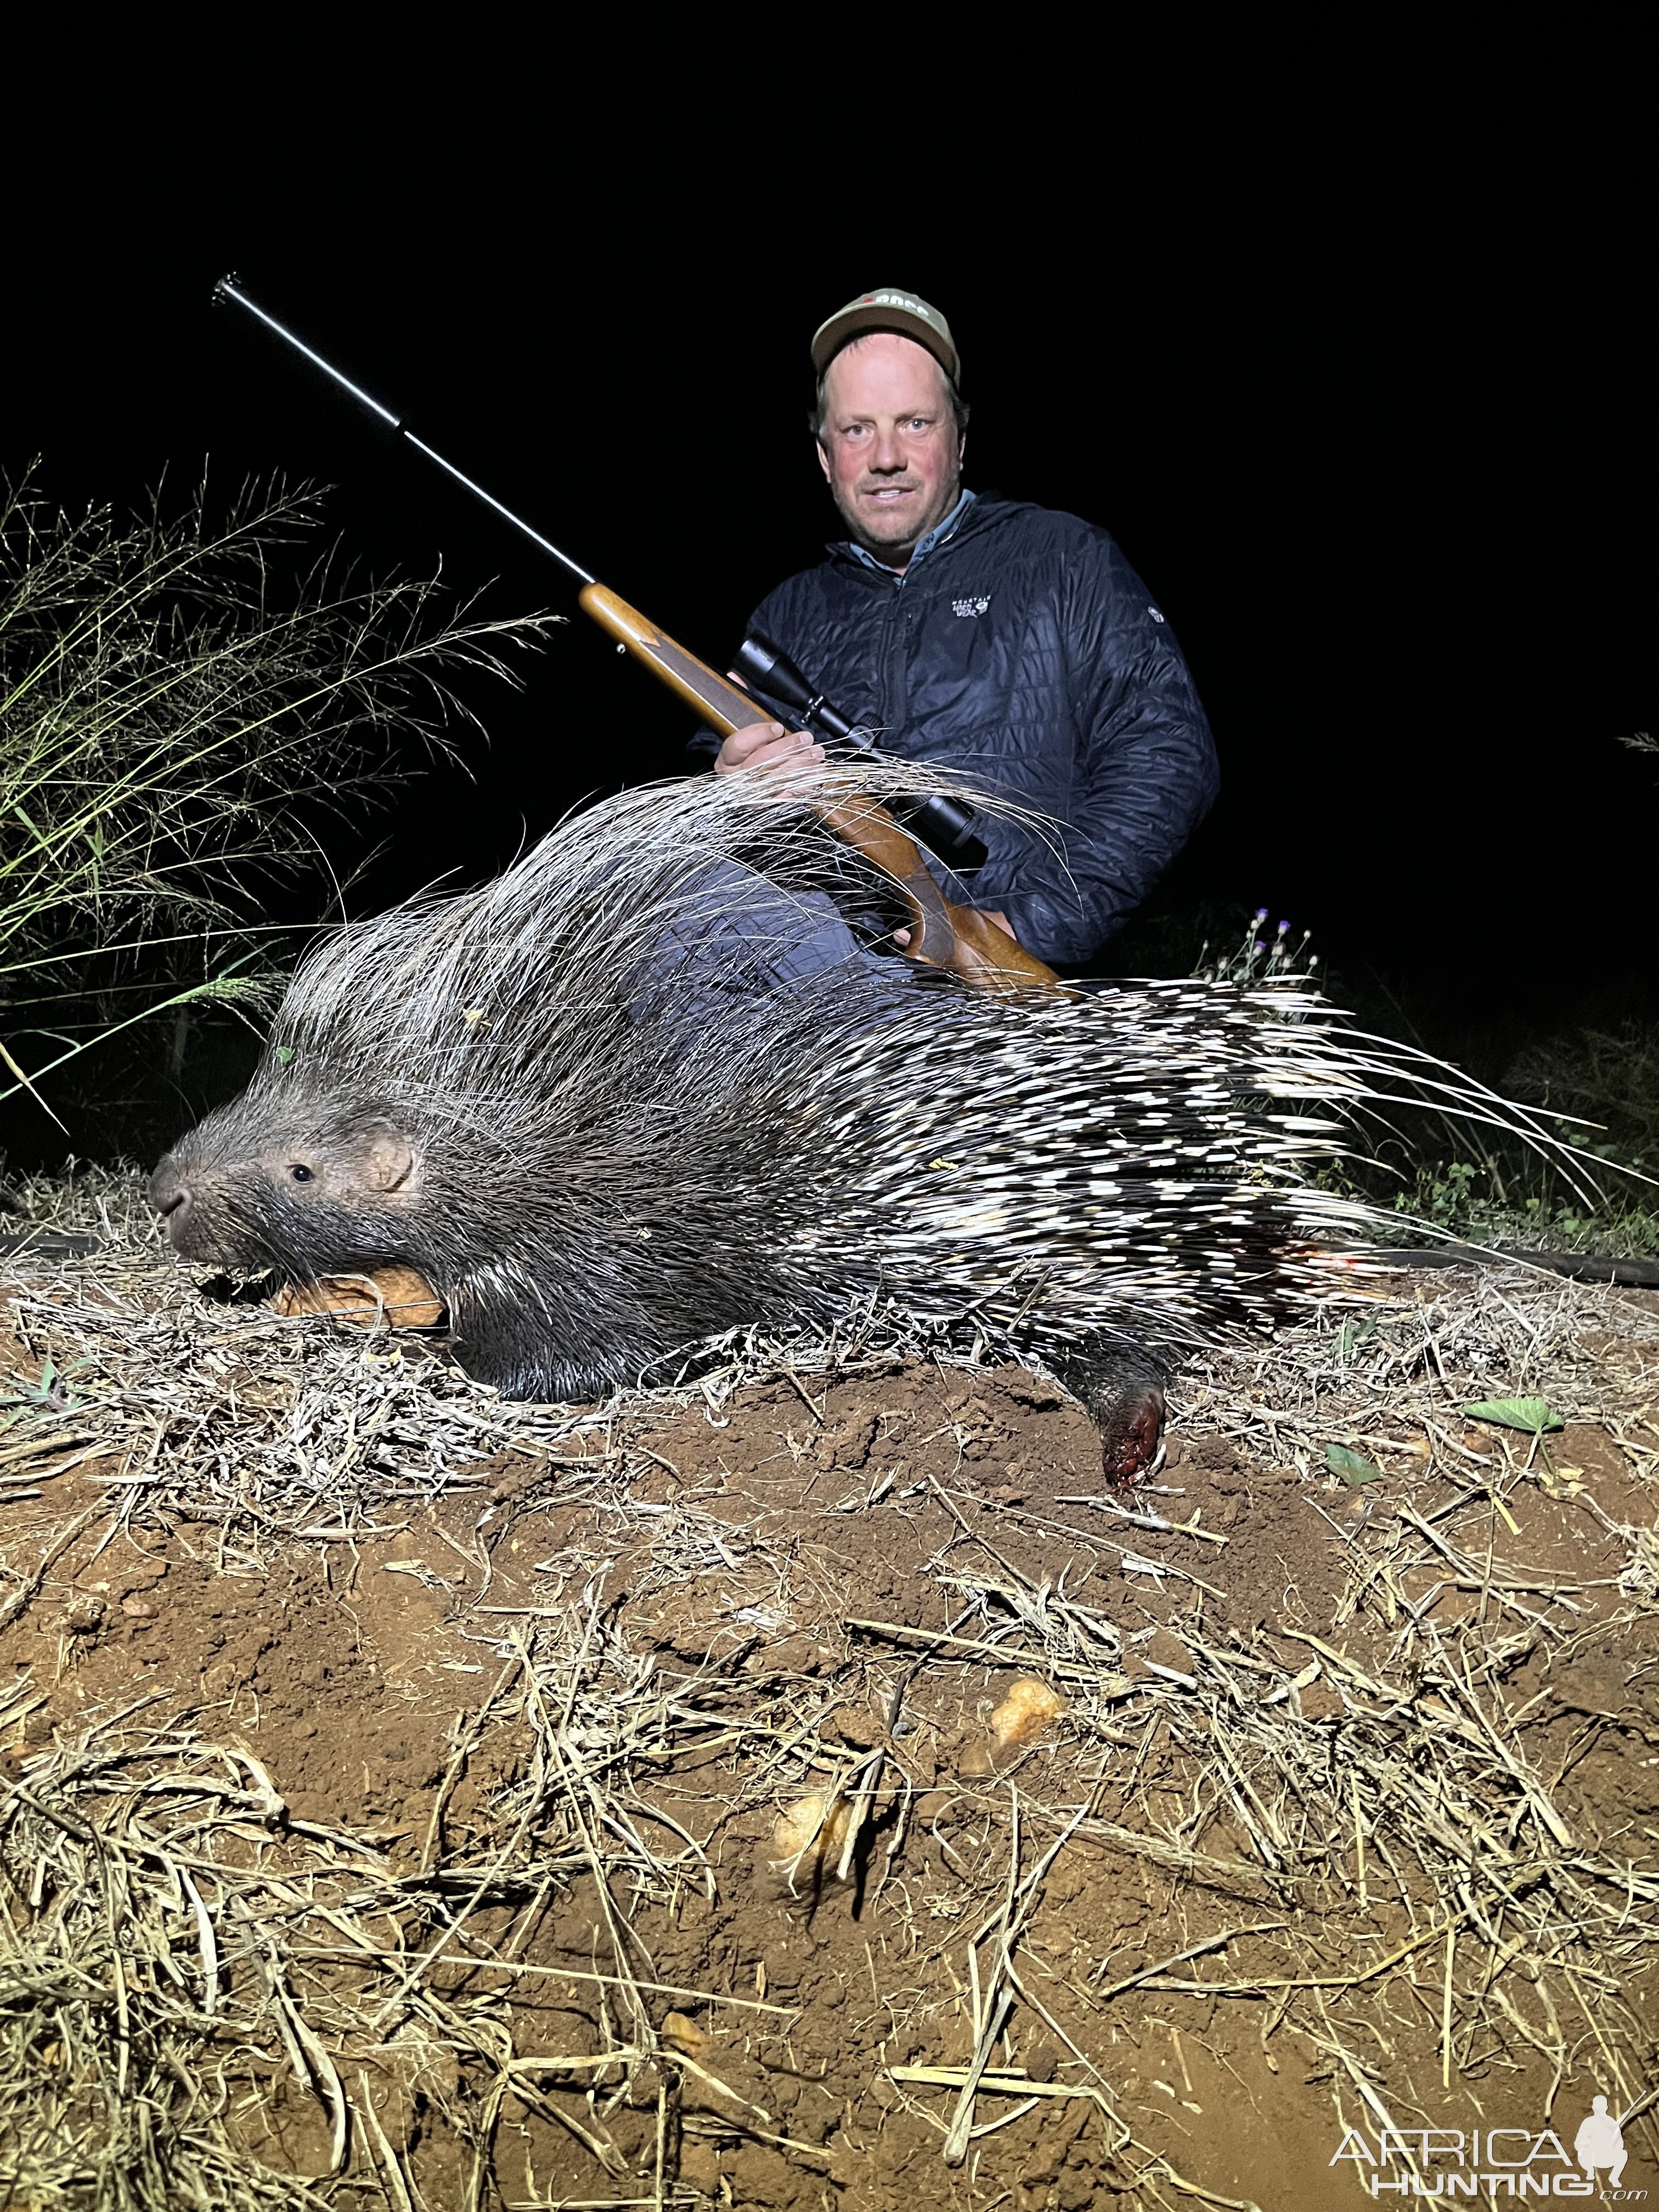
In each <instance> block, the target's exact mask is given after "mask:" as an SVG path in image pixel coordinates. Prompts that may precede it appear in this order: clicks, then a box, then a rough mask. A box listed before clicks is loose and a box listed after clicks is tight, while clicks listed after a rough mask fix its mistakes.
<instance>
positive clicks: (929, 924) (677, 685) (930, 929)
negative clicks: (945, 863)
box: [580, 584, 1060, 990]
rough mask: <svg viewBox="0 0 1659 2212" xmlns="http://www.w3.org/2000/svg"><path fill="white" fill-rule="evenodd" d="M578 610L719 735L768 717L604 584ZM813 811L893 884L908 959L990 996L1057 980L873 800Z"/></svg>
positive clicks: (590, 590)
mask: <svg viewBox="0 0 1659 2212" xmlns="http://www.w3.org/2000/svg"><path fill="white" fill-rule="evenodd" d="M580 606H581V609H582V611H583V613H584V614H586V615H590V616H592V619H593V620H594V621H595V622H596V623H599V627H600V629H605V630H609V632H610V633H611V636H612V637H614V638H616V639H617V641H618V642H619V643H621V644H623V645H625V646H626V647H627V648H628V650H629V652H630V653H633V654H634V656H635V659H639V660H642V661H643V662H644V663H645V665H646V666H647V668H648V669H649V670H650V671H651V672H652V674H653V676H655V677H657V678H659V680H660V681H661V682H663V683H664V684H667V686H668V688H669V690H671V691H677V692H678V694H679V696H680V697H681V698H682V699H684V702H686V704H687V706H688V707H693V708H696V711H697V713H698V714H702V716H703V717H704V718H705V719H706V720H708V721H709V722H712V723H713V724H714V727H715V728H716V729H717V730H719V731H720V732H721V734H722V735H723V736H726V737H729V736H730V735H731V734H732V731H733V730H741V729H746V728H747V727H748V726H749V725H750V723H751V722H755V721H758V720H763V719H765V720H769V719H770V717H769V716H764V717H763V714H762V713H761V711H760V709H758V708H757V706H756V703H755V702H754V700H752V699H751V698H750V696H749V695H748V693H747V692H746V691H739V690H738V688H737V686H736V685H735V684H728V683H727V682H726V678H724V677H723V676H717V675H716V674H715V672H714V670H713V669H712V668H710V667H709V666H708V664H707V663H706V662H704V661H701V660H699V659H697V658H696V654H695V653H688V652H687V651H686V649H685V647H684V646H683V645H677V644H676V643H675V642H674V641H673V639H672V638H671V637H667V636H665V635H664V633H663V632H662V631H661V630H659V629H658V628H657V626H656V624H655V623H652V622H647V619H646V617H644V616H643V615H642V614H641V613H640V612H639V611H637V609H635V608H634V607H630V606H629V604H628V602H627V600H626V599H618V598H617V594H616V593H615V592H613V591H611V590H610V589H608V588H607V586H605V585H604V584H588V585H586V586H585V587H584V589H583V591H582V592H581V596H580ZM812 811H813V812H814V813H815V814H816V815H817V817H818V818H819V820H820V821H821V822H823V823H824V825H825V826H826V828H828V829H833V830H834V831H835V833H836V836H838V837H843V838H845V840H846V841H847V842H848V844H849V845H851V846H853V847H854V848H855V849H856V850H857V851H859V852H860V853H862V854H863V855H864V857H865V859H866V860H869V861H871V862H872V863H873V864H874V866H877V867H878V868H879V869H881V871H882V872H883V873H884V874H885V875H888V876H890V877H891V878H892V879H893V881H894V882H895V883H896V884H897V885H898V888H899V890H900V893H901V895H902V897H903V899H904V902H905V904H906V905H907V906H908V908H909V909H910V942H909V945H908V948H907V950H908V954H909V957H910V958H911V959H912V960H921V961H925V962H926V963H927V965H928V966H930V967H933V968H948V969H951V972H952V973H953V974H955V975H960V976H962V977H963V979H964V981H968V982H969V983H976V984H978V985H979V986H980V987H981V988H983V989H987V990H1007V989H1010V988H1012V987H1015V986H1018V985H1020V984H1026V985H1044V986H1048V987H1051V988H1052V987H1056V986H1057V985H1058V983H1059V981H1060V979H1059V977H1058V976H1057V975H1055V974H1054V969H1052V968H1046V967H1044V965H1043V963H1042V961H1041V960H1039V959H1037V958H1036V957H1035V956H1034V955H1033V954H1031V953H1030V952H1028V951H1026V950H1025V948H1024V946H1023V945H1020V944H1019V943H1018V941H1017V940H1016V939H1013V938H1012V937H1010V936H1009V935H1008V933H1007V932H1006V930H1003V929H1000V928H999V927H997V925H996V923H995V922H994V921H989V920H987V917H986V916H985V915H982V914H980V913H979V912H977V911H976V910H975V908H973V907H968V906H957V905H955V904H953V903H952V902H951V900H949V899H947V898H946V897H945V895H944V893H943V892H942V891H941V890H939V885H938V884H936V883H935V882H934V881H933V878H932V876H931V875H929V873H928V872H927V864H926V862H925V861H924V860H923V859H922V857H921V851H920V849H919V848H918V847H917V845H916V842H915V838H914V837H912V836H909V835H908V832H907V831H905V830H904V829H901V828H900V826H899V824H898V823H896V821H895V820H894V819H893V817H892V816H891V815H890V813H889V812H888V811H887V809H886V808H885V807H884V806H883V805H879V804H878V802H877V801H876V800H875V799H854V800H849V801H847V802H844V803H842V802H836V804H833V805H824V804H822V803H813V805H812Z"/></svg>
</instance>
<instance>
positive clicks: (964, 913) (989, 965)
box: [213, 276, 1058, 990]
mask: <svg viewBox="0 0 1659 2212" xmlns="http://www.w3.org/2000/svg"><path fill="white" fill-rule="evenodd" d="M213 297H214V300H215V301H221V300H227V301H231V302H233V303H234V305H235V306H236V307H241V308H244V309H246V312H247V313H249V314H250V315H252V316H253V317H254V319H256V320H257V321H258V322H261V323H263V324H264V326H265V328H266V329H267V330H269V331H272V332H274V333H275V335H276V337H279V338H281V339H282V340H283V343H284V344H286V345H289V346H291V347H292V348H293V349H294V351H295V353H298V354H301V355H302V356H304V357H305V359H306V360H307V361H308V362H310V363H311V364H312V366H313V368H319V369H321V371H322V372H323V374H324V375H325V376H327V377H329V378H331V380H332V381H333V382H334V383H335V384H337V385H338V386H339V387H340V389H341V390H342V391H343V392H347V393H349V395H350V397H351V398H353V399H355V400H356V402H357V404H358V405H359V406H361V407H363V408H366V409H367V410H368V412H369V413H370V414H371V415H373V416H376V417H377V418H378V419H379V420H380V422H384V423H385V424H386V426H387V427H388V428H390V429H392V430H394V431H395V432H396V433H397V434H398V436H399V437H400V438H404V439H406V440H407V441H408V442H409V443H410V445H411V446H413V447H415V449H416V452H417V453H424V454H425V456H426V458H427V459H428V460H429V461H431V462H433V463H435V465H436V466H437V467H439V468H441V470H442V471H444V473H445V475H446V476H447V477H452V478H453V481H454V482H455V483H458V484H459V485H460V486H461V488H462V489H463V490H465V491H469V492H471V495H472V496H473V497H474V498H475V499H477V500H481V501H483V504H484V506H486V507H489V508H491V509H493V511H494V512H495V513H497V514H499V515H500V516H501V519H502V520H503V521H505V522H509V523H511V524H512V526H513V528H514V529H515V530H517V531H518V532H520V534H521V535H522V536H524V537H526V538H528V539H529V540H530V542H531V544H532V545H534V546H536V547H537V548H538V550H540V551H542V552H544V553H545V554H547V555H548V556H550V558H551V559H553V560H555V561H556V562H559V563H560V565H561V566H562V567H563V568H567V569H568V571H569V572H570V574H572V575H573V576H574V577H575V578H576V579H577V580H578V581H579V582H580V586H581V590H580V593H579V594H578V597H577V605H579V606H580V608H581V611H582V612H583V613H584V614H585V615H587V616H589V617H591V618H592V620H593V621H594V622H596V623H599V627H600V629H604V630H606V631H608V632H609V633H610V635H611V636H612V637H614V638H615V639H616V640H617V643H618V644H619V645H622V646H624V647H626V648H627V650H628V651H629V653H632V654H633V655H634V656H635V659H638V660H641V661H643V662H644V664H645V665H646V666H647V668H648V669H649V670H650V671H651V672H652V674H653V676H655V677H656V678H658V679H659V682H661V683H664V684H666V685H667V686H668V688H669V690H671V691H674V692H677V693H678V696H680V697H681V698H682V699H684V701H685V702H686V704H687V705H688V706H690V707H693V708H696V711H697V713H698V714H701V715H702V716H703V717H704V719H705V720H708V722H710V723H712V724H713V725H714V727H715V728H716V729H717V730H719V731H720V733H721V735H722V736H723V737H729V736H730V735H731V733H732V731H733V730H740V729H744V728H746V727H747V726H749V725H750V723H752V722H754V721H756V720H759V719H761V718H762V714H761V710H759V709H758V708H757V702H756V701H755V700H754V699H752V698H751V697H750V696H749V694H748V693H747V692H746V691H744V690H740V689H739V688H738V685H737V684H733V683H732V682H730V681H729V680H728V679H727V678H725V677H723V676H719V675H717V674H716V673H715V671H714V670H713V669H712V668H710V667H709V666H708V664H707V663H706V662H705V661H702V660H699V659H697V657H696V654H695V653H688V652H687V651H686V649H685V647H684V646H683V645H678V644H676V642H675V641H674V640H673V639H672V638H671V637H670V636H669V635H667V633H666V632H665V631H664V630H660V629H658V628H657V626H656V624H655V623H653V622H651V621H650V620H648V619H647V617H646V616H644V615H642V614H641V613H640V612H639V611H638V610H637V609H636V608H634V607H630V606H629V604H628V602H627V600H626V599H622V598H620V597H619V596H618V595H617V593H616V592H613V591H611V588H610V587H609V586H608V585H605V584H602V583H600V582H599V580H598V579H597V578H596V577H594V576H592V575H590V574H589V573H588V571H587V570H586V568H582V567H581V565H580V563H579V562H575V561H573V560H572V559H571V557H570V556H569V554H568V553H564V552H561V551H560V550H559V548H558V547H557V546H556V545H555V544H552V542H551V541H550V539H548V538H544V537H543V536H542V534H541V532H539V531H538V530H534V529H532V527H531V526H530V524H529V523H527V522H526V521H525V520H524V519H523V518H522V516H520V515H517V514H514V513H513V510H512V508H511V507H506V506H503V504H502V503H501V501H500V500H498V499H496V498H495V496H494V495H492V494H491V493H489V492H487V491H486V490H485V489H484V488H483V485H482V484H478V483H474V482H473V481H472V479H471V477H468V476H464V475H463V474H462V472H461V471H460V470H459V469H458V468H457V467H456V466H455V465H454V464H453V462H452V461H447V460H446V459H444V457H443V455H442V454H441V453H437V452H435V450H434V448H433V447H430V446H428V444H427V443H426V441H425V440H424V439H422V438H418V437H416V435H415V433H414V432H413V431H412V430H410V428H408V427H407V426H406V425H405V424H404V422H402V420H401V419H400V418H399V417H398V416H396V415H394V414H393V413H392V410H391V409H390V408H389V407H383V406H381V404H380V401H379V400H378V399H373V398H370V397H369V395H368V392H364V391H363V390H362V388H361V386H357V385H356V384H354V383H353V382H352V381H351V380H350V378H349V377H348V376H345V375H343V374H342V373H341V371H340V370H339V369H337V368H335V367H334V365H333V363H332V362H328V361H325V360H324V358H323V356H322V355H321V354H319V353H317V352H315V351H314V350H313V349H312V348H311V347H310V346H308V345H307V344H306V343H305V342H304V341H303V339H301V338H300V337H296V336H295V333H294V332H293V331H290V330H289V329H288V328H287V326H286V325H284V324H282V323H279V322H278V321H277V320H276V317H275V316H274V315H270V314H267V313H265V310H264V308H263V307H258V306H257V305H256V304H255V302H254V301H252V300H251V299H250V298H249V297H248V295H247V294H246V292H244V291H243V290H242V289H241V288H240V284H239V283H238V281H237V279H236V278H235V277H234V276H222V277H221V278H220V279H219V281H218V283H216V285H215V286H214V288H213ZM791 672H792V673H793V674H794V675H795V676H796V679H797V681H804V679H802V678H799V671H793V670H792V671H791ZM779 696H787V694H783V693H781V694H780V695H779ZM818 705H819V707H820V708H822V706H823V702H822V701H819V702H818ZM836 719H837V720H839V719H840V718H839V717H837V718H836ZM945 803H946V804H947V805H951V804H953V803H954V802H951V801H946V802H945ZM807 804H808V805H810V807H811V811H812V812H813V813H814V814H816V815H817V817H818V819H819V820H820V821H821V822H823V823H824V825H825V827H826V828H828V829H832V830H834V832H835V833H836V836H838V837H841V838H843V839H844V840H845V841H846V842H847V843H848V844H849V845H851V846H853V847H854V848H855V850H857V851H858V852H860V853H861V854H863V855H864V857H865V859H866V860H869V861H871V862H872V864H873V865H874V866H876V867H878V868H879V869H880V870H881V871H882V872H883V873H884V874H885V875H887V876H889V877H890V878H892V880H893V882H894V883H895V884H896V886H897V888H898V890H899V894H900V896H901V898H902V901H903V902H904V904H905V906H906V907H907V908H908V910H909V915H910V922H909V931H910V941H909V944H908V947H907V951H908V957H910V958H911V959H912V960H920V961H921V962H924V963H926V964H927V966H929V967H933V968H945V969H950V970H951V972H952V973H954V974H956V975H960V976H961V977H963V980H964V981H967V982H969V983H975V984H977V985H979V986H980V987H982V988H985V989H990V990H996V989H1009V988H1012V987H1017V986H1018V985H1021V984H1025V985H1043V986H1048V987H1053V986H1054V985H1055V984H1056V983H1057V981H1058V978H1057V977H1056V976H1055V975H1054V970H1053V969H1051V968H1047V967H1045V966H1044V965H1043V963H1042V961H1040V960H1039V959H1037V958H1036V957H1035V955H1034V954H1032V953H1030V952H1027V951H1025V949H1024V946H1023V945H1019V944H1018V943H1017V942H1016V940H1015V939H1013V938H1012V937H1010V936H1009V935H1008V934H1007V933H1006V931H1004V930H1002V929H1000V928H999V927H997V925H996V923H995V922H994V921H990V920H989V919H988V918H987V916H986V915H982V914H981V913H980V912H979V911H978V910H977V909H976V908H973V907H969V906H958V905H957V904H955V903H954V902H952V901H951V900H950V899H947V898H946V897H945V895H944V893H943V892H942V891H941V890H939V885H938V884H936V883H935V882H934V881H933V877H932V876H931V875H929V873H928V872H927V864H926V863H925V862H924V860H922V857H921V852H920V850H919V849H918V848H917V845H916V842H915V839H914V838H913V837H911V836H907V835H906V833H905V831H904V829H902V827H901V826H900V824H899V823H897V822H896V820H895V819H894V817H893V816H892V815H891V814H890V812H889V811H888V810H887V809H886V808H885V807H884V806H883V805H880V804H879V803H878V801H876V800H875V799H865V798H862V797H860V798H858V799H845V800H843V799H827V800H826V799H813V800H810V801H808V802H807Z"/></svg>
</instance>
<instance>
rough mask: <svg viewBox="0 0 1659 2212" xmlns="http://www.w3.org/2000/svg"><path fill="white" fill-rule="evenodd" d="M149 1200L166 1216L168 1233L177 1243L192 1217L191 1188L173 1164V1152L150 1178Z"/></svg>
mask: <svg viewBox="0 0 1659 2212" xmlns="http://www.w3.org/2000/svg"><path fill="white" fill-rule="evenodd" d="M149 1202H150V1204H151V1205H152V1206H154V1207H155V1211H156V1212H158V1213H159V1214H161V1215H162V1216H164V1218H166V1221H167V1233H168V1235H169V1236H170V1237H172V1239H173V1243H175V1244H176V1243H178V1241H179V1232H180V1231H182V1229H183V1228H184V1225H185V1222H186V1221H187V1220H188V1219H189V1218H190V1206H191V1188H190V1185H189V1184H188V1183H187V1182H185V1179H184V1177H183V1176H181V1175H180V1174H179V1170H178V1169H177V1168H176V1167H175V1166H174V1165H173V1155H172V1153H171V1152H169V1153H168V1154H167V1158H166V1159H164V1160H163V1161H162V1162H161V1165H160V1167H158V1168H157V1169H156V1170H155V1174H154V1175H153V1176H151V1177H150V1179H149Z"/></svg>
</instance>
